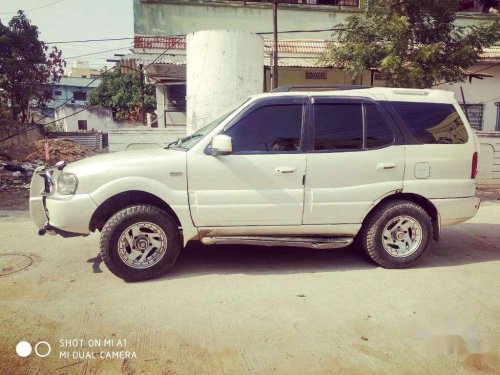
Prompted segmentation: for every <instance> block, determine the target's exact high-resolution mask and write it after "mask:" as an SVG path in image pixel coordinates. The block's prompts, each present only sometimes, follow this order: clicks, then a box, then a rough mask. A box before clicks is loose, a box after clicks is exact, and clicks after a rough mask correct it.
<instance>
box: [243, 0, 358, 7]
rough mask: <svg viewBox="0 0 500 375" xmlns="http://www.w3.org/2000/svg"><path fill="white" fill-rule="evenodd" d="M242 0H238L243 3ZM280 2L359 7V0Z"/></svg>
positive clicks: (284, 1)
mask: <svg viewBox="0 0 500 375" xmlns="http://www.w3.org/2000/svg"><path fill="white" fill-rule="evenodd" d="M235 2H236V1H235ZM241 2H242V1H238V3H241ZM272 2H273V0H248V1H243V3H248V4H250V3H272ZM279 3H280V4H303V5H330V6H332V5H333V6H344V7H353V8H359V0H279Z"/></svg>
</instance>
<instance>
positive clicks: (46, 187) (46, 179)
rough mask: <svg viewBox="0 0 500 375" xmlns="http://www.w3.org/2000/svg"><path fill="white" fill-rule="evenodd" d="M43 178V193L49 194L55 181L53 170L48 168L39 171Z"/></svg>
mask: <svg viewBox="0 0 500 375" xmlns="http://www.w3.org/2000/svg"><path fill="white" fill-rule="evenodd" d="M38 174H39V175H40V176H41V177H42V178H43V192H42V193H43V194H45V195H49V194H50V193H52V189H53V187H54V181H53V179H52V171H50V170H48V169H42V170H41V171H40V172H39V173H38Z"/></svg>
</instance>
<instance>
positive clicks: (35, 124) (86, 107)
mask: <svg viewBox="0 0 500 375" xmlns="http://www.w3.org/2000/svg"><path fill="white" fill-rule="evenodd" d="M180 40H181V38H178V40H177V41H176V42H175V43H174V44H173V45H172V46H171V47H169V48H167V49H165V50H164V51H163V52H162V53H161V54H160V55H158V56H157V57H156V58H155V59H154V60H153V61H152V62H151V63H150V64H148V65H147V66H146V68H148V67H149V66H150V65H151V64H153V63H154V62H155V61H156V60H158V59H159V58H160V57H161V56H163V55H164V54H165V53H166V52H167V51H168V50H169V49H171V48H173V47H174V46H175V45H176V44H177V43H179V41H180ZM116 68H120V66H119V65H117V66H114V67H113V68H111V69H109V70H107V71H106V72H104V73H102V74H100V75H98V76H97V77H96V78H94V79H93V80H92V81H90V82H89V83H88V84H87V85H86V86H85V87H84V88H87V87H89V86H90V85H91V84H92V83H93V82H95V81H96V80H98V79H99V78H101V77H102V76H103V75H104V74H106V73H107V72H109V71H110V70H113V69H116ZM134 70H135V69H134ZM72 99H73V96H72V97H70V98H68V99H67V100H66V101H64V102H63V103H62V104H61V105H59V106H58V107H56V108H54V113H55V111H57V110H58V109H59V108H61V107H62V106H63V105H65V104H66V103H67V102H69V101H70V100H72ZM91 107H94V106H93V105H90V106H85V107H83V108H82V109H81V110H79V111H77V112H74V113H72V114H70V115H68V116H65V117H63V118H60V119H57V120H54V121H52V122H49V123H47V124H41V123H39V122H38V121H41V120H43V119H44V118H46V117H48V115H45V116H43V117H42V118H40V119H38V121H37V122H36V123H34V124H32V125H30V126H28V127H26V129H24V130H22V131H21V132H19V133H17V134H13V135H10V136H8V137H6V138H4V139H0V143H1V142H3V141H6V140H7V139H10V138H13V137H16V136H18V135H20V134H24V133H26V132H27V131H29V130H31V129H33V128H34V127H36V126H39V125H43V126H48V125H52V124H54V123H56V122H57V121H62V120H65V119H67V118H69V117H71V116H74V115H77V114H78V113H80V112H83V111H85V110H87V109H89V108H91Z"/></svg>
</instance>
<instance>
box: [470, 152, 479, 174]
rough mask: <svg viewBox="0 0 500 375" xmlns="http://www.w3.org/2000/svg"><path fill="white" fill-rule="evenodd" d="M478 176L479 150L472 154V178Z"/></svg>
mask: <svg viewBox="0 0 500 375" xmlns="http://www.w3.org/2000/svg"><path fill="white" fill-rule="evenodd" d="M476 176H477V151H476V152H474V154H473V155H472V169H471V173H470V178H472V179H475V178H476Z"/></svg>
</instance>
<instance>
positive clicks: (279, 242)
mask: <svg viewBox="0 0 500 375" xmlns="http://www.w3.org/2000/svg"><path fill="white" fill-rule="evenodd" d="M352 241H353V238H350V237H259V236H255V237H247V236H227V237H226V236H220V237H204V238H202V239H201V242H202V243H203V244H205V245H255V246H292V247H307V248H311V249H339V248H341V247H346V246H349V245H350V244H352Z"/></svg>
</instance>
